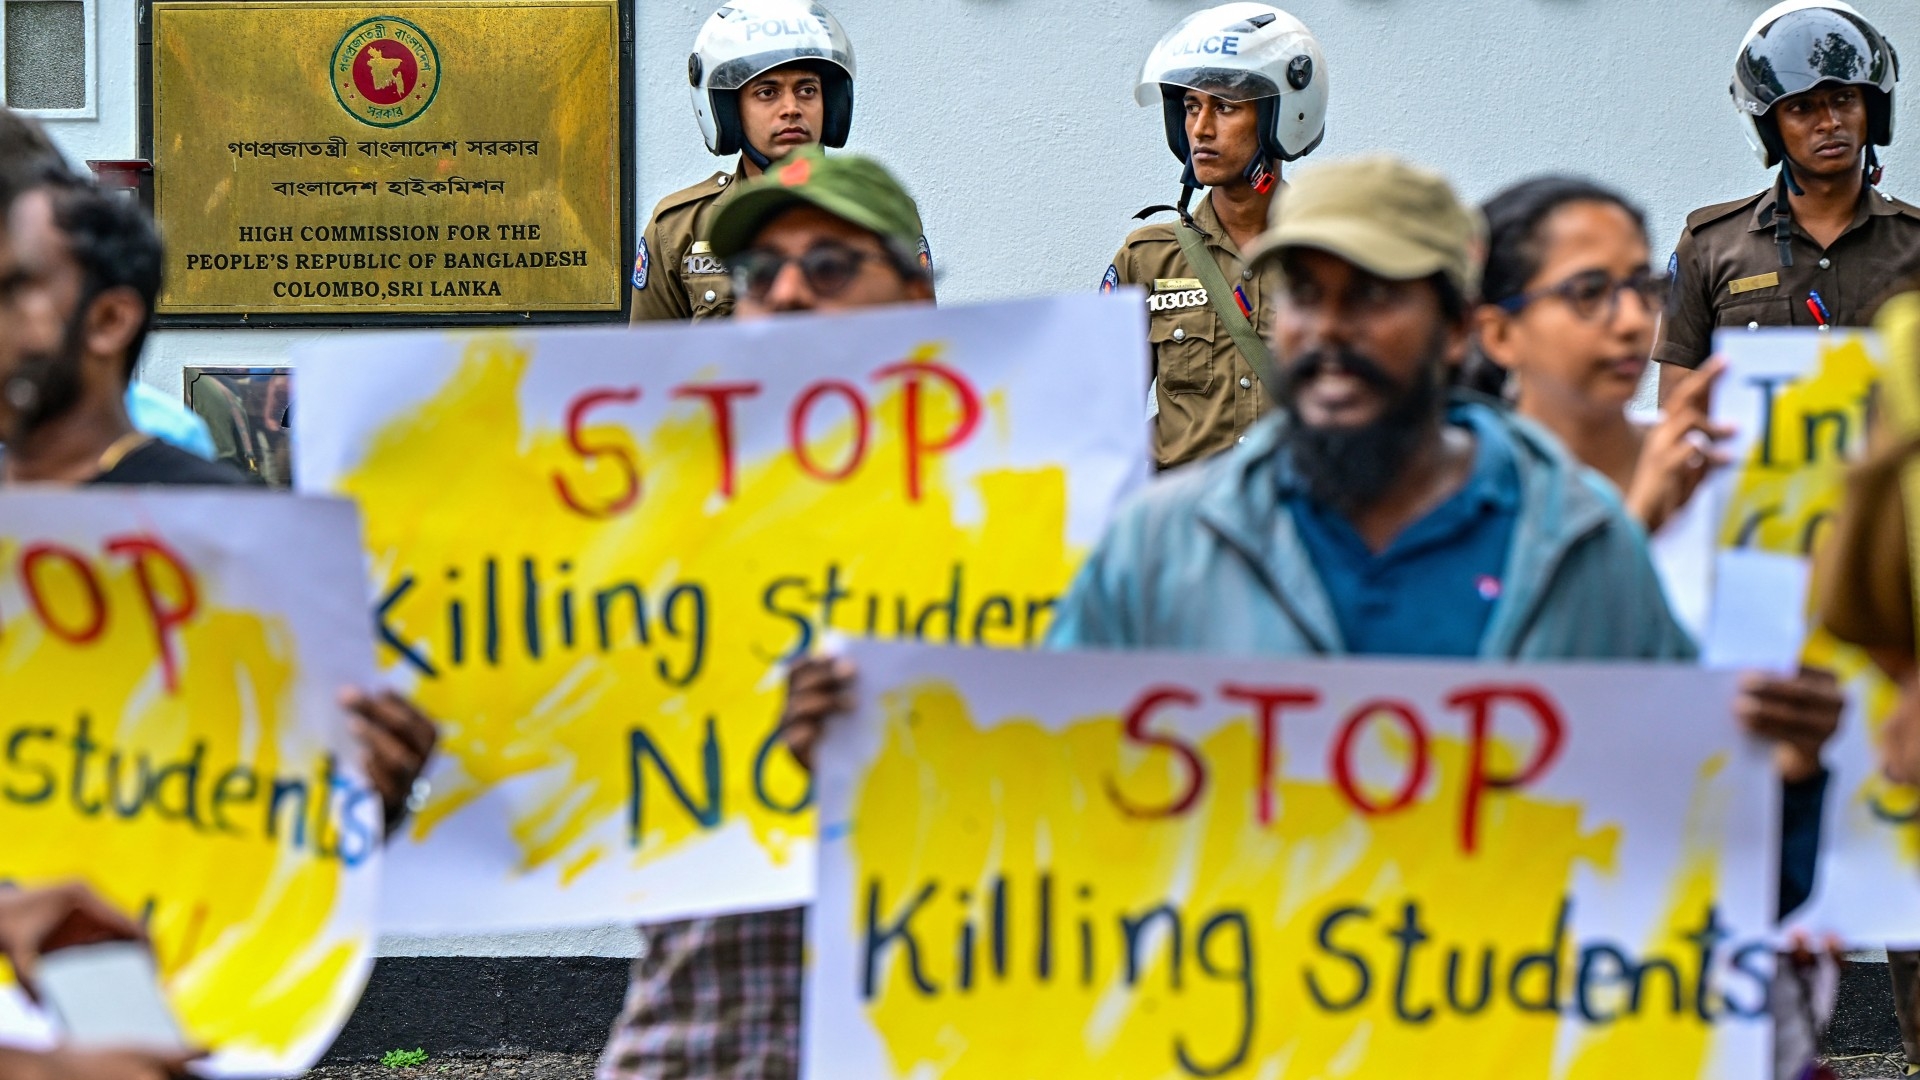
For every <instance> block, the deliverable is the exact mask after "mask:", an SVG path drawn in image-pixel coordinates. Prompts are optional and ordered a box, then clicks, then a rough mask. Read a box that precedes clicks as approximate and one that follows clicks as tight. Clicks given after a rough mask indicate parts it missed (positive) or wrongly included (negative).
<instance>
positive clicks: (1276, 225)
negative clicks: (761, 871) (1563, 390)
mask: <svg viewBox="0 0 1920 1080" xmlns="http://www.w3.org/2000/svg"><path fill="white" fill-rule="evenodd" d="M1273 217H1274V221H1273V228H1272V229H1270V230H1269V231H1268V232H1267V233H1266V234H1265V235H1264V236H1263V237H1262V238H1261V241H1260V243H1259V246H1258V247H1257V248H1256V249H1255V251H1254V254H1253V257H1252V261H1253V263H1254V264H1255V266H1256V268H1257V267H1259V266H1264V265H1267V264H1269V263H1272V262H1275V261H1278V262H1279V264H1280V266H1281V269H1282V271H1283V272H1284V277H1285V281H1286V286H1285V288H1284V289H1283V290H1282V291H1281V292H1280V293H1279V299H1278V302H1277V308H1276V312H1275V314H1276V318H1275V319H1274V321H1273V323H1272V327H1273V330H1272V333H1273V337H1272V344H1273V347H1274V351H1275V353H1276V354H1277V355H1278V357H1279V363H1278V365H1277V367H1278V368H1279V387H1278V391H1277V394H1276V396H1277V397H1278V399H1279V402H1278V403H1279V406H1280V407H1279V409H1278V410H1277V415H1274V416H1270V417H1269V418H1267V419H1266V420H1264V421H1262V423H1261V425H1260V426H1259V427H1257V428H1255V429H1254V430H1253V431H1252V432H1251V433H1249V434H1248V436H1247V439H1246V442H1245V443H1243V444H1241V445H1239V446H1237V447H1235V448H1234V449H1233V450H1231V451H1229V452H1227V453H1226V454H1224V455H1222V456H1220V457H1219V458H1217V459H1214V460H1213V461H1210V462H1208V463H1207V464H1206V466H1205V467H1204V468H1198V469H1194V470H1190V471H1188V472H1186V473H1183V474H1181V475H1179V476H1176V477H1172V478H1169V479H1167V480H1165V481H1162V482H1160V483H1158V484H1156V485H1154V486H1153V487H1152V488H1150V489H1149V490H1148V491H1147V493H1146V494H1145V495H1144V496H1142V497H1141V498H1139V499H1138V500H1137V501H1135V502H1134V503H1133V504H1132V505H1131V506H1130V507H1128V508H1127V509H1125V510H1123V511H1122V513H1121V515H1120V517H1119V519H1118V520H1117V521H1116V522H1115V523H1114V525H1113V526H1112V527H1111V528H1109V530H1108V532H1107V535H1106V537H1105V538H1104V539H1103V540H1102V541H1101V543H1100V545H1099V547H1098V548H1097V549H1096V550H1095V551H1094V553H1093V554H1092V555H1091V556H1090V557H1089V558H1088V560H1087V562H1086V563H1085V564H1084V565H1083V566H1082V568H1081V571H1080V575H1079V577H1078V578H1077V579H1076V580H1075V582H1074V586H1073V589H1072V590H1071V592H1069V594H1068V595H1067V597H1066V599H1065V600H1064V601H1063V603H1062V605H1061V609H1060V613H1059V616H1058V618H1057V619H1056V621H1055V622H1054V625H1053V631H1052V633H1051V635H1050V637H1049V642H1050V643H1051V644H1052V645H1054V646H1057V647H1063V648H1176V649H1190V650H1194V651H1204V652H1213V653H1220V654H1234V655H1244V654H1248V653H1262V654H1271V655H1279V656H1307V655H1338V654H1343V653H1351V654H1368V655H1392V656H1456V657H1471V656H1480V657H1485V658H1488V659H1495V658H1505V659H1523V660H1553V659H1578V658H1591V659H1648V660H1691V659H1692V658H1693V657H1694V655H1695V648H1694V644H1693V642H1692V641H1691V640H1690V639H1689V638H1688V637H1687V634H1686V632H1685V631H1684V630H1682V629H1681V628H1680V626H1679V624H1677V623H1676V622H1675V621H1674V619H1673V616H1672V614H1671V613H1670V612H1669V610H1668V608H1667V602H1666V598H1665V596H1664V595H1663V594H1662V592H1661V588H1660V582H1659V579H1658V577H1657V576H1656V575H1655V573H1654V569H1653V566H1652V564H1651V563H1650V562H1649V561H1648V558H1647V551H1646V542H1645V539H1644V536H1643V534H1642V533H1641V530H1640V529H1639V527H1638V526H1637V525H1636V524H1635V523H1634V522H1633V521H1632V520H1631V519H1630V518H1628V517H1627V515H1626V513H1625V512H1624V511H1623V510H1622V509H1621V507H1620V504H1619V502H1618V500H1616V499H1615V498H1614V497H1613V496H1612V494H1611V493H1610V492H1608V491H1606V490H1605V489H1604V488H1603V487H1602V485H1601V482H1600V480H1599V479H1598V478H1597V477H1594V476H1593V475H1592V474H1590V473H1588V472H1587V471H1585V470H1584V469H1581V468H1580V467H1579V466H1578V465H1577V464H1576V463H1575V462H1573V461H1572V460H1571V459H1569V458H1568V457H1567V455H1566V452H1565V451H1564V450H1563V449H1561V448H1560V446H1559V444H1558V443H1556V442H1555V441H1554V440H1553V439H1552V438H1551V437H1549V436H1547V435H1546V434H1545V433H1544V432H1541V431H1540V430H1539V429H1537V428H1535V427H1533V426H1532V425H1530V424H1520V423H1516V422H1514V420H1513V419H1512V418H1511V417H1510V416H1508V415H1507V414H1505V413H1504V412H1502V411H1501V410H1499V409H1496V408H1493V407H1491V406H1489V405H1487V404H1484V403H1482V402H1479V401H1474V400H1468V399H1466V398H1453V399H1451V400H1450V399H1449V396H1448V394H1447V391H1446V387H1447V386H1448V384H1449V383H1450V382H1451V381H1452V372H1453V370H1454V369H1455V368H1457V367H1458V366H1459V365H1460V364H1461V362H1462V361H1463V359H1464V357H1465V353H1466V348H1467V342H1468V338H1469V334H1470V323H1469V319H1470V316H1471V309H1470V307H1469V302H1470V299H1471V298H1472V297H1473V296H1474V295H1476V292H1477V289H1478V285H1479V273H1480V268H1479V265H1478V262H1477V260H1476V258H1475V249H1476V248H1478V247H1479V245H1480V244H1481V242H1482V237H1483V235H1484V223H1483V222H1482V221H1481V219H1480V216H1479V215H1478V214H1477V213H1476V212H1474V211H1473V210H1472V209H1470V208H1468V207H1466V206H1464V205H1462V204H1461V203H1460V201H1459V199H1458V198H1457V197H1456V196H1455V195H1454V193H1453V189H1452V188H1451V187H1450V186H1449V185H1448V183H1447V181H1446V180H1444V179H1443V178H1441V177H1440V176H1438V175H1436V174H1434V173H1430V172H1426V171H1424V170H1421V169H1417V168H1414V167H1413V166H1410V165H1407V164H1405V163H1403V162H1400V161H1397V160H1394V159H1391V158H1385V157H1378V158H1364V159H1357V160H1350V161H1343V162H1339V163H1335V164H1330V165H1325V166H1322V167H1320V168H1318V169H1309V170H1307V171H1305V172H1303V173H1302V174H1301V175H1300V177H1299V178H1298V179H1297V180H1296V181H1295V183H1294V185H1293V187H1292V189H1291V190H1290V191H1289V192H1288V193H1287V197H1286V198H1285V199H1282V200H1280V201H1279V202H1277V203H1276V204H1275V210H1274V216H1273ZM850 675H851V672H850V671H848V670H847V669H846V668H845V667H844V666H839V665H836V663H835V662H833V661H830V660H826V659H815V660H811V661H808V662H805V663H802V664H800V665H797V666H796V667H795V669H794V671H793V673H792V675H791V677H790V680H789V689H790V696H789V706H788V715H787V724H788V728H789V746H790V747H791V748H792V749H793V750H794V753H795V754H796V755H797V756H799V757H800V758H801V759H802V760H803V761H805V760H808V759H809V757H810V754H811V750H812V745H813V741H814V740H815V738H816V737H817V736H818V731H819V724H820V721H821V719H822V718H823V717H825V716H826V715H829V714H830V713H832V712H834V711H838V709H839V708H840V707H841V706H843V705H844V703H845V695H846V690H847V686H846V683H847V680H848V678H849V677H850Z"/></svg>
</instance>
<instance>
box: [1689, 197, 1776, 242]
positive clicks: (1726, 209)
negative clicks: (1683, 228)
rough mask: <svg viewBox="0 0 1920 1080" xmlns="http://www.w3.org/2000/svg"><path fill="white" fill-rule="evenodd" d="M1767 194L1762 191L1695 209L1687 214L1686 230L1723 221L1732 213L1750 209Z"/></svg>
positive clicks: (1697, 228)
mask: <svg viewBox="0 0 1920 1080" xmlns="http://www.w3.org/2000/svg"><path fill="white" fill-rule="evenodd" d="M1767 195H1768V192H1765V191H1762V192H1759V193H1757V194H1753V195H1749V196H1747V197H1746V198H1744V199H1735V200H1733V201H1732V202H1723V203H1715V204H1713V205H1712V206H1703V207H1701V208H1700V209H1698V210H1695V211H1694V212H1693V213H1691V214H1688V215H1687V231H1688V232H1690V233H1691V232H1698V231H1699V230H1701V229H1703V228H1705V227H1706V226H1708V225H1711V224H1713V223H1714V222H1716V221H1724V220H1726V219H1727V218H1730V217H1732V216H1733V215H1735V214H1738V213H1740V212H1741V211H1743V210H1749V209H1752V208H1753V204H1754V203H1757V202H1759V201H1760V200H1761V199H1764V198H1766V197H1767Z"/></svg>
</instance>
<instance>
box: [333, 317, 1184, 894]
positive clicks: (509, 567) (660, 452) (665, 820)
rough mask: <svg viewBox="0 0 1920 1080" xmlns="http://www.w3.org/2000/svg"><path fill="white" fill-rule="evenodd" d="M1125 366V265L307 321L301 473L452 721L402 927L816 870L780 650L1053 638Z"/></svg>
mask: <svg viewBox="0 0 1920 1080" xmlns="http://www.w3.org/2000/svg"><path fill="white" fill-rule="evenodd" d="M1145 369H1146V344H1145V329H1144V326H1143V323H1142V320H1141V319H1140V317H1139V304H1138V297H1134V298H1133V299H1131V300H1129V299H1127V298H1124V297H1110V296H1109V297H1100V296H1081V297H1068V298H1062V299H1057V300H1040V301H1024V302H1018V303H1006V304H995V305H988V306H981V307H972V308H959V309H939V310H936V309H934V308H931V307H909V308H894V309H890V310H885V311H877V312H870V313H864V314H857V315H848V316H838V317H832V318H825V317H798V318H781V319H776V320H771V321H764V322H759V323H753V322H741V323H724V324H709V325H704V326H696V327H670V328H659V329H647V330H642V331H629V330H624V329H623V330H605V331H550V332H538V333H534V332H530V333H523V334H494V335H488V336H466V337H462V336H456V335H421V334H416V335H395V336H391V337H385V338H373V339H365V338H363V339H357V340H356V341H354V342H353V343H352V344H351V345H343V346H326V345H322V346H316V347H314V348H312V349H310V350H307V351H305V352H303V353H302V354H301V355H300V358H299V369H298V372H299V373H298V376H297V379H298V394H299V398H300V403H301V404H300V410H301V411H300V417H299V423H298V425H297V426H296V428H295V431H296V433H297V437H298V439H299V447H298V459H299V463H298V469H299V476H298V482H299V484H300V485H301V487H303V488H305V489H307V490H314V491H329V492H337V493H340V494H343V495H348V496H351V497H353V498H355V499H357V500H359V502H360V505H361V508H362V511H363V513H364V514H365V517H366V521H367V543H368V548H369V551H370V552H371V555H372V560H373V565H374V568H375V589H376V600H375V607H376V610H377V613H378V619H379V629H380V637H381V641H382V643H383V646H382V648H381V650H380V653H381V655H382V657H383V659H384V662H385V663H387V664H388V665H390V667H391V668H392V669H393V670H394V671H395V672H396V673H397V674H399V675H400V676H402V677H405V678H408V679H411V680H412V682H413V685H414V687H415V690H416V693H417V695H418V697H419V700H420V701H421V702H422V703H423V704H424V705H425V706H426V707H427V708H428V710H429V711H430V712H432V713H433V714H434V715H435V716H436V717H437V718H439V719H440V720H441V721H442V722H443V724H444V725H445V739H444V741H443V743H442V745H443V747H444V754H445V757H444V767H443V768H442V769H441V770H440V771H439V772H437V773H436V774H435V775H434V777H433V785H434V794H433V798H432V800H431V801H430V802H429V804H428V805H427V807H426V808H425V810H424V811H423V812H422V813H421V814H419V815H418V818H417V820H416V821H415V823H414V824H413V825H412V826H411V827H410V830H409V833H408V836H409V839H408V842H407V843H406V844H405V845H404V846H402V847H400V848H398V849H397V850H396V851H395V853H394V857H393V859H392V861H391V864H390V866H389V875H390V877H389V880H390V881H391V882H392V888H391V889H390V890H389V895H390V896H391V897H393V898H394V900H395V903H393V904H391V905H389V907H388V909H387V910H386V912H385V915H386V918H387V920H388V925H392V926H396V927H409V928H413V929H419V930H447V929H469V930H472V929H485V928H489V927H515V926H530V925H541V924H556V923H569V922H597V921H607V920H613V919H620V918H634V917H670V916H676V915H683V914H688V913H697V912H711V911H719V910H725V909H733V910H746V909H751V908H755V907H762V908H764V907H771V906H779V905H783V904H792V903H797V902H801V901H804V900H805V899H806V898H807V897H808V896H809V895H811V893H812V888H813V863H812V855H813V850H814V846H813V833H814V829H813V815H812V807H811V793H810V787H809V781H808V779H807V777H806V776H805V775H804V774H802V773H801V771H800V770H799V769H798V768H797V767H795V766H794V764H793V763H792V762H791V760H790V759H789V758H788V755H787V754H786V752H785V751H784V750H783V749H780V747H779V744H778V742H777V740H776V739H775V735H774V729H775V725H776V722H777V714H778V711H779V704H780V700H781V690H782V687H783V681H782V675H781V671H780V666H781V664H782V662H783V661H785V660H787V659H789V658H792V657H795V656H798V655H800V654H802V653H804V652H806V651H807V650H808V649H810V648H813V647H814V646H816V645H817V643H818V642H819V641H820V640H821V638H822V636H823V634H825V633H826V632H827V631H829V630H838V631H843V632H845V633H848V634H852V635H858V636H866V635H870V636H876V637H882V638H904V639H910V640H924V641H937V642H952V643H964V644H969V645H989V646H1010V647H1024V646H1029V645H1032V644H1033V643H1035V642H1036V641H1037V640H1039V638H1040V636H1041V635H1042V634H1043V633H1044V632H1045V629H1046V626H1047V623H1048V619H1049V617H1050V613H1051V610H1052V608H1053V605H1054V603H1055V599H1056V597H1057V596H1058V595H1059V594H1060V593H1061V592H1062V591H1064V589H1065V587H1066V585H1067V584H1068V582H1069V580H1070V578H1071V575H1072V572H1073V570H1074V568H1075V566H1076V565H1077V563H1078V561H1079V559H1080V557H1081V555H1082V553H1083V552H1084V551H1085V550H1086V549H1087V548H1089V547H1090V546H1091V545H1092V543H1093V542H1094V541H1095V540H1096V539H1098V536H1099V531H1100V529H1101V527H1102V525H1103V524H1104V522H1105V520H1106V518H1107V516H1108V514H1109V511H1110V509H1111V508H1112V506H1113V504H1114V502H1115V500H1116V499H1117V498H1118V496H1119V495H1120V494H1121V492H1122V491H1123V490H1124V489H1126V488H1127V487H1128V486H1129V485H1130V484H1132V483H1134V482H1135V481H1137V480H1138V479H1139V478H1140V477H1141V476H1142V475H1143V474H1144V469H1145V464H1144V463H1145V461H1146V437H1147V428H1146V424H1145V420H1144V417H1143V415H1142V411H1141V407H1140V391H1141V389H1142V388H1143V387H1144V386H1145V385H1146V382H1147V379H1146V370H1145Z"/></svg>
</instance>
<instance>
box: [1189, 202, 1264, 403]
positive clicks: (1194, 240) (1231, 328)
mask: <svg viewBox="0 0 1920 1080" xmlns="http://www.w3.org/2000/svg"><path fill="white" fill-rule="evenodd" d="M1173 235H1174V236H1175V237H1176V238H1178V239H1179V241H1180V250H1181V251H1182V252H1183V253H1184V254H1185V255H1186V256H1187V262H1188V263H1189V264H1191V265H1192V266H1193V276H1194V277H1197V278H1199V279H1200V285H1201V287H1203V288H1205V289H1206V290H1207V302H1208V303H1210V304H1212V305H1213V312H1214V314H1216V315H1218V316H1219V317H1220V323H1221V325H1223V326H1225V327H1226V328H1227V334H1228V336H1230V337H1232V338H1233V344H1234V346H1235V347H1237V348H1238V349H1239V350H1240V356H1241V359H1244V360H1245V361H1246V362H1247V366H1248V367H1250V368H1252V369H1253V374H1254V377H1255V378H1257V379H1259V380H1260V384H1261V385H1262V386H1264V387H1266V388H1267V393H1268V394H1273V393H1275V392H1277V391H1278V390H1279V388H1280V384H1279V383H1278V382H1277V381H1275V375H1274V373H1273V358H1272V357H1271V356H1269V355H1267V343H1266V342H1264V341H1261V340H1260V335H1259V333H1258V332H1256V331H1255V330H1254V328H1253V324H1252V323H1250V322H1248V321H1247V317H1246V316H1245V315H1243V314H1241V312H1240V306H1239V305H1238V304H1235V303H1234V302H1233V291H1232V289H1231V288H1230V287H1229V286H1228V285H1227V279H1226V278H1225V277H1224V276H1222V275H1221V273H1220V264H1219V263H1216V262H1214V261H1213V253H1212V252H1210V251H1208V250H1207V245H1206V241H1204V240H1202V239H1201V236H1202V235H1203V234H1202V233H1201V232H1200V231H1199V230H1198V229H1195V228H1194V227H1193V226H1191V225H1188V224H1186V223H1185V222H1182V223H1180V224H1178V225H1175V226H1174V227H1173Z"/></svg>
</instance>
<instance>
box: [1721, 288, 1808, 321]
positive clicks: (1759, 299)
mask: <svg viewBox="0 0 1920 1080" xmlns="http://www.w3.org/2000/svg"><path fill="white" fill-rule="evenodd" d="M1804 322H1806V320H1804V319H1797V318H1795V312H1794V310H1793V300H1792V299H1791V298H1789V297H1786V296H1783V295H1781V294H1780V293H1779V292H1777V291H1776V292H1773V293H1772V294H1771V295H1767V296H1751V295H1748V296H1736V297H1734V298H1733V299H1732V300H1729V301H1726V302H1723V303H1721V304H1720V305H1719V306H1718V307H1716V308H1715V309H1714V312H1713V325H1714V326H1715V327H1735V328H1745V327H1750V326H1753V325H1755V324H1756V323H1757V324H1759V325H1760V326H1763V327H1766V326H1798V325H1800V324H1801V323H1804Z"/></svg>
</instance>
